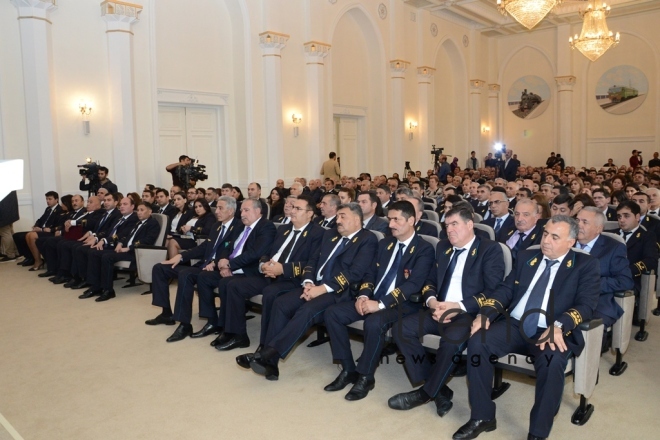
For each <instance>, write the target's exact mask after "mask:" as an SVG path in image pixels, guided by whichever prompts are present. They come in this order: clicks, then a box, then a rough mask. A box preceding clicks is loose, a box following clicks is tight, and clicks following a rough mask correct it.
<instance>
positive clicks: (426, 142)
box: [415, 66, 435, 174]
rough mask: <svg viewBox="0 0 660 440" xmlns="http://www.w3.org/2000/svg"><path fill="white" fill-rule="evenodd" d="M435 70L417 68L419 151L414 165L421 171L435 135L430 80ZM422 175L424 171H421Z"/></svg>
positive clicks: (425, 67)
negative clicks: (432, 122)
mask: <svg viewBox="0 0 660 440" xmlns="http://www.w3.org/2000/svg"><path fill="white" fill-rule="evenodd" d="M434 73H435V69H434V68H433V67H428V66H421V67H418V68H417V95H418V96H417V99H418V102H419V115H418V116H417V118H418V121H417V122H418V123H419V125H418V126H417V135H418V136H419V149H418V154H417V158H418V159H417V160H418V161H419V162H417V163H416V167H415V168H417V169H422V168H423V167H424V166H425V165H426V164H427V163H428V161H429V160H428V158H429V151H431V141H430V139H432V136H433V135H434V134H435V133H434V132H433V131H432V127H433V124H431V114H432V105H433V87H432V80H433V74H434ZM422 174H424V170H422Z"/></svg>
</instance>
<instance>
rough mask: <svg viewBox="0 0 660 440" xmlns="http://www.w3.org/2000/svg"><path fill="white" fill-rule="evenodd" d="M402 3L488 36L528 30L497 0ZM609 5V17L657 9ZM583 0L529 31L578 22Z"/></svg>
mask: <svg viewBox="0 0 660 440" xmlns="http://www.w3.org/2000/svg"><path fill="white" fill-rule="evenodd" d="M403 1H404V3H406V4H408V5H410V6H413V7H416V8H419V9H426V10H427V11H430V12H431V14H432V15H435V16H437V17H441V18H444V19H446V20H449V21H452V22H455V23H458V24H461V25H464V26H469V27H472V28H474V29H478V30H480V31H481V32H482V33H483V34H484V35H486V36H489V37H498V36H502V35H511V34H517V33H522V32H530V31H529V30H527V28H525V27H524V26H523V25H521V24H519V23H518V22H517V21H515V20H514V19H513V18H511V17H510V16H508V15H507V16H504V15H502V14H500V12H499V11H498V9H497V0H403ZM606 2H607V4H608V5H610V6H611V7H612V12H611V13H610V17H618V16H622V15H630V14H638V13H643V12H646V11H650V10H654V9H660V1H658V0H608V1H606ZM587 4H588V1H587V0H564V1H563V3H562V4H561V5H559V6H558V7H556V8H555V9H554V10H553V11H551V12H550V13H549V14H548V16H547V17H546V18H544V19H543V21H541V23H539V24H538V25H537V26H536V27H535V28H534V29H532V31H534V30H537V29H548V28H553V27H555V26H557V25H559V24H564V23H578V22H581V21H582V18H581V17H580V16H579V15H578V11H579V10H580V9H585V8H586V7H587Z"/></svg>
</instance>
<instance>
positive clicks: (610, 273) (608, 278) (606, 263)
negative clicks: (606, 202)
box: [589, 235, 635, 319]
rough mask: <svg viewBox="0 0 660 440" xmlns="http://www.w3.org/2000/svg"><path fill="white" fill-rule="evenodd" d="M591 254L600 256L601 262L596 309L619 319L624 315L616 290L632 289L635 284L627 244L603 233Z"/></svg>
mask: <svg viewBox="0 0 660 440" xmlns="http://www.w3.org/2000/svg"><path fill="white" fill-rule="evenodd" d="M589 254H590V255H592V256H594V257H596V258H598V261H599V263H600V297H599V298H598V306H597V307H596V310H598V312H600V313H602V314H603V315H606V316H609V317H611V318H614V319H619V318H620V317H621V315H623V309H622V308H621V307H619V305H618V304H617V303H616V301H615V300H614V292H622V291H625V290H630V289H632V288H633V287H634V286H635V285H634V283H633V279H632V274H631V273H630V267H628V256H627V254H626V245H624V244H623V243H619V242H618V241H616V240H614V239H613V238H610V237H606V236H604V235H601V236H599V237H598V239H597V240H596V242H595V243H594V246H593V248H592V249H591V250H590V251H589Z"/></svg>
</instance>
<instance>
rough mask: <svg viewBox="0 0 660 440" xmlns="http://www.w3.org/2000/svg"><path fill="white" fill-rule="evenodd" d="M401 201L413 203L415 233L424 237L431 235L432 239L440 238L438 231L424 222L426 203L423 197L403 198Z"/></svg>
mask: <svg viewBox="0 0 660 440" xmlns="http://www.w3.org/2000/svg"><path fill="white" fill-rule="evenodd" d="M401 200H407V201H409V202H410V203H412V205H413V207H414V208H415V232H416V233H418V234H422V235H430V236H431V237H435V238H438V230H437V229H436V228H434V227H433V226H432V225H430V224H428V223H425V222H423V221H421V220H422V215H423V214H424V201H423V200H422V198H421V197H414V196H413V197H403V198H401Z"/></svg>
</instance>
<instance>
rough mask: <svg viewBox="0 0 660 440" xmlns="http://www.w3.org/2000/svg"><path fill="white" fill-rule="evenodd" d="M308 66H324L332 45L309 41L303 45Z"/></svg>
mask: <svg viewBox="0 0 660 440" xmlns="http://www.w3.org/2000/svg"><path fill="white" fill-rule="evenodd" d="M303 47H304V49H305V58H307V64H323V58H325V57H326V56H328V53H330V47H331V46H330V45H329V44H327V43H321V42H320V41H308V42H307V43H304V44H303Z"/></svg>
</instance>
